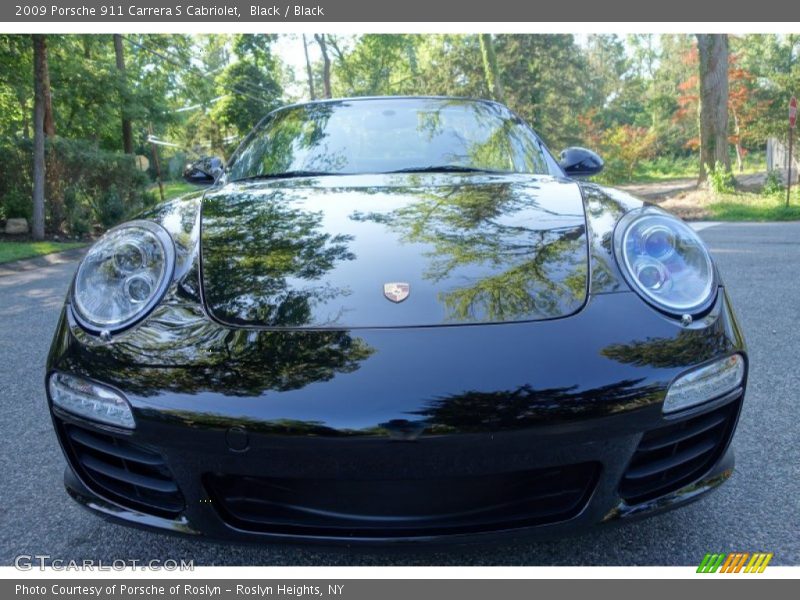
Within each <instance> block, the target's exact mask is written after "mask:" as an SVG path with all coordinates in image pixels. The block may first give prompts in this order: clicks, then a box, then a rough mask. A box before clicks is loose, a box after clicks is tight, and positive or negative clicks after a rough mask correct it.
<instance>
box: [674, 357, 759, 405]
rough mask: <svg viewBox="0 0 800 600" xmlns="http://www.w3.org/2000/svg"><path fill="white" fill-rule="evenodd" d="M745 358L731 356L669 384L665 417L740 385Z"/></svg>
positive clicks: (684, 375)
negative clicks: (667, 414)
mask: <svg viewBox="0 0 800 600" xmlns="http://www.w3.org/2000/svg"><path fill="white" fill-rule="evenodd" d="M743 379H744V358H742V355H741V354H733V355H731V356H728V357H727V358H723V359H720V360H717V361H714V362H712V363H711V364H708V365H705V366H703V367H700V368H698V369H694V370H692V371H689V372H688V373H684V374H683V375H681V376H680V377H678V378H677V379H676V380H675V381H673V382H672V385H670V386H669V390H667V397H666V398H665V400H664V408H663V411H664V413H665V414H666V413H672V412H676V411H679V410H684V409H686V408H691V407H692V406H697V405H698V404H702V403H703V402H708V401H709V400H713V399H714V398H717V397H718V396H721V395H723V394H726V393H728V392H730V391H732V390H735V389H736V388H737V387H739V386H740V385H742V380H743Z"/></svg>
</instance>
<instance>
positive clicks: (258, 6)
mask: <svg viewBox="0 0 800 600" xmlns="http://www.w3.org/2000/svg"><path fill="white" fill-rule="evenodd" d="M792 6H793V5H792V3H791V2H788V3H787V2H786V0H759V2H756V3H753V2H744V1H742V0H727V1H726V2H722V3H720V1H719V0H670V1H669V2H642V0H607V1H605V2H598V1H597V0H570V1H569V2H558V1H554V0H533V1H531V0H529V1H527V2H526V1H524V0H484V1H476V0H439V1H438V2H436V1H434V0H403V1H395V0H382V1H380V0H317V1H316V2H314V1H310V0H309V1H308V2H294V1H290V2H287V1H286V0H277V1H275V2H267V1H264V2H262V1H259V0H188V1H184V0H137V1H131V0H127V1H125V0H106V1H102V0H101V1H98V0H45V1H41V2H37V1H35V0H10V2H9V1H3V2H2V3H0V18H2V21H3V22H4V23H14V22H33V23H43V22H49V23H52V22H63V21H67V22H79V21H85V22H103V23H123V22H139V23H141V22H158V21H162V22H164V21H166V22H190V23H191V22H202V23H209V22H240V23H247V22H260V23H286V22H304V23H314V22H319V23H335V22H362V23H363V22H436V23H444V22H464V23H479V22H483V23H491V22H495V23H497V22H514V23H519V22H593V23H595V22H602V23H609V22H678V21H683V22H686V21H689V22H703V23H712V22H713V23H716V22H719V21H725V22H761V23H763V22H781V23H785V22H787V21H789V22H791V21H794V20H796V19H797V14H798V13H797V11H796V9H795V8H791V7H792Z"/></svg>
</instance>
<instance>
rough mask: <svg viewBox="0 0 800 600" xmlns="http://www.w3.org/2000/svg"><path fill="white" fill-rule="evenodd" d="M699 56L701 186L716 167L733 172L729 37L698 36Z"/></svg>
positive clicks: (716, 35) (721, 35) (720, 35)
mask: <svg viewBox="0 0 800 600" xmlns="http://www.w3.org/2000/svg"><path fill="white" fill-rule="evenodd" d="M697 49H698V51H699V55H700V182H701V183H703V182H704V181H705V180H706V178H707V173H706V167H708V168H709V169H713V168H714V166H715V165H716V163H718V162H719V163H720V164H722V165H723V166H724V167H725V169H726V170H727V171H730V170H731V160H730V156H729V154H728V36H727V35H725V34H705V33H703V34H697Z"/></svg>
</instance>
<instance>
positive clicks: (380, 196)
mask: <svg viewBox="0 0 800 600" xmlns="http://www.w3.org/2000/svg"><path fill="white" fill-rule="evenodd" d="M201 230H202V233H201V263H202V285H203V298H204V302H205V303H206V307H207V309H208V311H209V313H210V314H211V316H212V317H214V318H215V319H217V320H218V321H220V322H223V323H225V324H229V325H232V326H241V327H266V328H335V329H351V328H360V327H410V326H416V327H420V326H442V325H464V324H478V323H504V322H513V321H535V320H541V319H554V318H558V317H564V316H567V315H570V314H572V313H574V312H576V311H578V310H579V309H580V308H581V307H582V306H583V304H584V302H585V301H586V294H587V283H588V272H589V269H588V248H587V236H586V222H585V216H584V210H583V202H582V198H581V191H580V189H579V187H578V185H577V184H576V183H575V182H573V181H569V180H566V179H557V178H553V177H549V176H532V175H508V176H505V175H503V176H500V175H484V174H468V175H460V174H459V175H454V174H391V175H360V176H327V177H314V178H298V179H284V180H260V181H250V182H239V183H237V182H234V183H229V184H227V185H225V186H223V187H221V188H219V189H215V190H211V191H209V193H208V194H206V196H205V198H204V200H203V207H202V227H201ZM406 295H407V297H406V298H403V296H406Z"/></svg>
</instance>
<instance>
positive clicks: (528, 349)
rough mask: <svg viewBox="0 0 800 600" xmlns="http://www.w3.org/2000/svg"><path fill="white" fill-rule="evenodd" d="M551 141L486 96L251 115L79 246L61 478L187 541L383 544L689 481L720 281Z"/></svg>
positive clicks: (658, 215)
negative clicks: (185, 176)
mask: <svg viewBox="0 0 800 600" xmlns="http://www.w3.org/2000/svg"><path fill="white" fill-rule="evenodd" d="M577 157H578V160H576V161H573V164H570V165H567V164H562V165H561V166H559V165H558V164H557V163H556V162H555V160H554V159H553V158H552V156H551V155H550V154H549V152H547V150H546V148H544V146H543V145H542V144H541V142H540V141H539V140H538V138H537V137H536V136H535V134H534V133H533V132H531V131H530V130H529V129H528V128H527V126H525V125H524V124H523V123H521V122H520V121H519V119H518V118H516V117H515V116H514V115H513V114H512V113H510V112H509V111H508V110H507V109H505V108H504V107H502V106H500V105H497V104H494V103H490V102H478V101H465V100H455V99H435V98H380V99H359V100H347V101H331V102H318V103H312V104H307V105H300V106H295V107H289V108H287V109H282V110H279V111H276V113H273V114H272V115H270V116H269V117H268V118H267V119H266V120H265V122H264V123H262V124H261V125H260V126H259V127H258V128H257V129H256V130H255V131H254V133H253V134H251V136H250V137H248V139H247V140H245V142H244V143H243V145H242V147H241V148H240V149H239V150H238V151H237V153H235V154H234V156H233V158H232V160H231V161H230V164H229V165H228V167H227V168H226V173H225V174H224V175H223V177H222V179H221V180H218V181H216V182H215V183H214V185H212V186H211V187H210V188H209V189H208V190H207V191H206V192H205V193H202V192H198V193H197V194H194V195H190V196H187V197H184V198H182V199H179V200H177V201H173V202H171V203H168V204H166V205H163V206H162V207H160V208H159V209H157V210H156V211H153V212H152V213H150V214H147V215H143V216H142V217H141V218H140V219H137V220H136V221H133V222H131V223H128V224H125V225H122V226H120V227H119V228H116V229H114V230H112V231H110V232H109V233H108V234H107V235H106V236H104V238H102V239H101V240H99V241H98V242H97V244H95V246H94V247H93V248H92V249H91V250H90V251H89V253H88V255H87V257H86V258H85V259H84V260H83V262H82V264H81V266H80V267H79V269H78V272H77V274H76V278H75V281H74V283H73V286H72V289H71V290H70V293H69V295H68V298H67V302H66V304H65V307H64V309H63V313H62V317H61V320H60V323H59V326H58V329H57V331H56V335H55V339H54V341H53V346H52V349H51V352H50V356H49V360H48V378H47V394H48V399H49V403H50V406H51V412H52V416H53V422H54V424H55V428H56V431H57V434H58V437H59V440H60V442H61V445H62V448H63V450H64V454H65V456H66V458H67V463H68V466H67V472H66V484H67V489H68V491H69V492H70V494H71V495H72V496H73V497H74V498H75V499H76V500H78V501H79V502H81V503H82V504H83V505H85V506H86V507H88V508H90V509H92V510H94V511H96V512H98V513H99V514H102V515H105V516H108V517H110V518H114V519H116V520H119V521H122V522H126V523H128V524H134V525H141V526H148V527H155V528H160V529H163V530H170V531H176V532H183V533H187V534H196V535H201V536H209V537H213V538H224V539H232V540H251V541H252V540H255V541H258V540H292V541H330V542H347V543H386V542H398V541H434V540H447V541H450V540H453V541H460V540H481V539H485V538H487V537H491V536H496V535H501V534H522V533H526V534H538V535H547V536H551V535H558V534H559V533H560V532H564V531H569V530H575V529H580V528H584V527H588V526H591V525H595V524H598V523H601V522H606V521H615V520H623V519H626V518H629V517H632V516H635V515H643V514H652V513H654V512H657V511H659V510H662V509H665V508H671V507H675V506H679V505H681V504H683V503H686V502H689V501H691V500H694V499H696V498H698V497H699V496H701V495H702V494H703V493H705V492H707V491H709V490H711V489H713V488H714V487H716V486H717V485H719V484H720V483H722V482H723V481H724V480H725V479H727V478H728V477H729V476H730V474H731V472H732V468H733V455H732V450H731V449H730V441H731V438H732V436H733V433H734V429H735V427H736V421H737V418H738V415H739V411H740V408H741V403H742V400H743V396H744V388H745V385H746V379H747V376H746V375H747V355H746V350H745V346H744V341H743V338H742V335H741V332H740V330H739V327H738V324H737V322H736V319H735V316H734V314H733V311H732V309H731V306H730V302H729V300H728V297H727V295H726V293H725V288H724V286H723V284H722V282H721V280H720V278H719V275H718V273H717V271H716V268H715V267H714V264H713V262H712V260H711V258H710V256H709V255H708V252H707V250H706V249H705V247H704V245H703V243H702V242H701V241H700V240H699V238H698V237H697V235H696V234H695V233H694V232H693V231H692V230H691V229H689V228H688V227H687V226H686V225H685V224H683V223H682V222H680V221H679V220H677V219H675V218H673V217H671V216H670V215H668V214H667V213H664V212H663V211H660V210H659V209H658V208H656V207H651V206H647V205H644V204H643V203H641V202H640V201H638V200H636V199H634V198H632V197H630V196H628V195H626V194H622V193H620V192H616V191H614V190H610V189H607V188H603V187H600V186H597V185H594V184H589V183H585V182H578V181H576V180H574V179H571V178H569V177H567V176H566V174H569V175H579V174H581V171H580V169H581V168H583V169H584V170H586V169H589V168H591V167H586V166H585V164H586V161H587V160H589V158H591V156H589V155H587V154H585V153H581V152H578V153H577ZM587 157H588V158H587ZM581 162H583V164H584V167H581V166H580V164H579V163H581ZM589 162H591V161H589ZM576 165H577V166H576ZM212 179H215V178H212Z"/></svg>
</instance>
